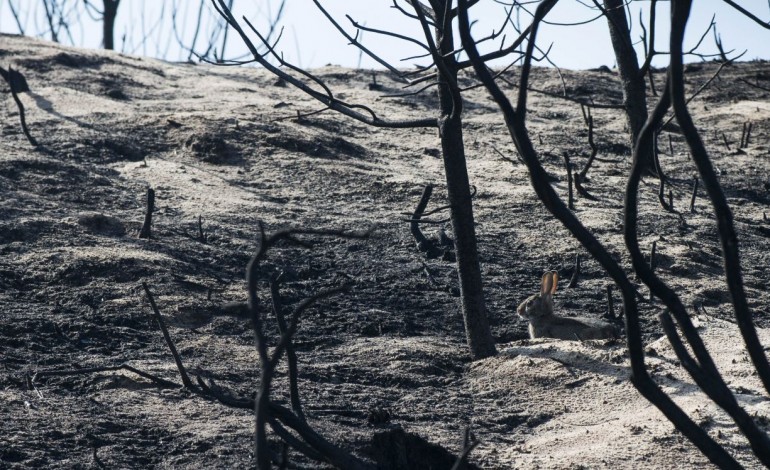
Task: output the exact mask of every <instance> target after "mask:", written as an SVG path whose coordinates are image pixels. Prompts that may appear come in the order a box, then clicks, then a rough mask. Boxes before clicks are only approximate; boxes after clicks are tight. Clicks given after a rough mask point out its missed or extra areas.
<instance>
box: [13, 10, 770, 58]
mask: <svg viewBox="0 0 770 470" xmlns="http://www.w3.org/2000/svg"><path fill="white" fill-rule="evenodd" d="M50 1H51V0H49V2H50ZM228 1H230V0H228ZM232 1H233V6H234V7H233V12H234V13H235V14H236V17H237V18H240V17H242V16H246V17H248V18H249V19H250V20H251V21H252V23H253V24H254V25H255V27H257V29H259V30H260V31H261V32H265V31H267V30H268V27H269V24H270V20H269V18H272V17H275V15H276V13H277V9H278V5H279V1H276V0H272V1H268V0H232ZM319 2H320V3H321V4H322V5H323V6H324V7H325V8H326V9H327V10H328V12H329V13H330V15H331V16H332V17H333V18H335V19H336V20H337V21H338V22H339V24H340V25H341V26H342V27H343V28H344V29H345V30H346V31H348V32H349V33H350V34H351V35H352V36H355V34H356V29H355V27H353V26H352V24H351V22H350V21H349V20H348V19H347V18H346V15H349V16H350V17H351V18H352V19H353V20H355V21H357V22H358V23H360V24H362V25H365V26H366V27H370V28H376V29H382V30H388V31H392V32H397V33H399V34H403V35H406V36H409V37H412V38H417V39H420V38H422V39H424V36H423V33H422V30H421V29H420V27H419V24H418V23H417V22H416V21H415V20H413V19H410V18H407V17H405V16H404V15H403V14H402V13H401V12H399V11H398V10H397V9H395V8H393V0H358V1H351V0H319ZM57 3H58V4H59V5H62V6H63V8H62V11H64V12H65V13H64V16H65V18H67V22H68V24H69V28H68V30H65V29H64V28H60V29H59V33H58V36H59V40H60V42H62V43H65V44H67V45H75V46H78V47H87V48H98V47H100V46H101V41H102V36H101V34H102V33H101V24H100V22H99V21H98V13H96V12H94V11H93V9H87V8H86V6H85V4H86V3H90V4H92V5H101V0H88V2H84V1H83V0H57ZM501 3H502V2H499V1H495V0H481V1H480V2H479V3H478V4H477V6H475V7H473V8H472V9H471V17H472V19H474V20H477V22H476V24H475V25H474V27H473V32H474V36H475V37H477V38H482V37H485V36H488V35H489V34H491V33H492V32H498V31H500V29H501V27H502V26H503V24H504V20H505V18H506V10H505V6H504V5H502V4H501ZM524 3H527V2H524ZM530 3H531V2H530ZM738 3H740V4H741V5H743V6H744V7H745V8H747V9H749V10H750V11H752V12H753V13H754V14H755V15H757V16H758V17H760V18H762V19H764V20H766V21H770V1H766V0H738ZM694 4H695V5H694V7H693V12H692V15H691V18H690V22H689V23H688V28H687V32H688V35H687V38H686V44H685V50H687V49H689V48H691V47H692V46H694V45H695V44H696V43H697V42H698V40H699V39H700V37H701V36H702V35H703V33H704V32H705V31H706V30H707V28H708V26H709V24H710V23H711V19H712V17H714V18H715V20H714V21H715V22H716V30H717V32H718V34H719V36H720V38H721V41H722V43H723V45H724V49H725V50H726V51H731V50H733V51H734V52H733V53H732V54H731V55H737V54H740V53H743V52H744V51H746V53H745V55H744V56H743V57H742V59H741V60H751V59H757V58H760V59H770V30H768V29H764V28H762V27H761V26H759V25H757V24H756V23H754V22H753V21H752V20H750V19H748V18H746V17H744V16H743V15H742V14H740V13H739V12H737V11H736V10H735V9H734V8H732V7H730V6H729V5H727V4H726V3H724V2H723V1H721V0H708V1H707V0H700V1H696V2H694ZM42 5H43V1H42V0H39V1H38V0H0V31H1V32H4V33H19V23H20V24H21V27H22V29H24V32H25V34H27V35H31V36H39V37H42V38H44V39H50V38H51V35H50V28H49V27H48V25H47V21H46V17H45V10H44V8H43V6H42ZM399 5H402V6H403V7H405V8H407V7H406V5H407V4H406V3H405V2H404V1H403V0H399ZM11 6H13V8H14V10H16V12H17V13H18V17H19V21H18V23H17V21H16V20H15V19H14V16H13V15H12V11H11ZM201 6H202V8H203V10H202V11H203V15H202V17H203V21H202V22H201V28H200V32H199V35H198V38H197V42H196V50H197V51H198V52H199V53H201V52H202V51H204V50H205V49H206V48H207V46H208V44H209V42H210V38H211V37H212V35H215V34H217V31H218V35H216V36H215V37H216V40H215V41H214V43H215V46H216V48H217V50H218V51H220V50H221V42H222V29H221V28H217V25H218V24H221V20H220V18H219V17H218V16H217V14H216V12H215V11H214V10H213V8H212V7H211V5H210V2H209V1H205V2H204V3H201V2H200V1H199V0H122V2H121V4H120V7H119V9H118V18H117V25H116V28H115V43H116V49H119V50H121V51H122V52H126V53H130V54H136V55H146V56H152V57H158V58H163V59H166V60H172V61H177V60H187V58H188V57H189V55H190V54H189V47H190V45H191V44H192V39H193V37H194V30H195V23H196V18H197V16H198V11H199V9H200V8H201ZM649 8H650V2H649V0H634V1H632V2H631V7H630V10H631V16H632V18H633V19H632V30H631V31H632V38H633V39H634V40H636V41H637V50H638V54H639V55H641V54H642V52H643V46H642V44H641V41H639V38H640V36H641V34H642V29H641V28H640V21H639V15H640V14H641V19H642V21H643V22H644V24H645V27H649V24H648V17H649V11H648V10H649ZM669 8H670V5H669V3H668V2H667V1H664V0H661V1H659V2H658V5H657V20H656V28H657V33H656V50H660V51H665V50H667V49H668V47H667V44H666V41H667V31H668V27H667V23H668V11H669ZM529 11H534V8H529ZM596 16H598V12H597V10H596V9H595V8H594V7H593V0H561V2H560V3H559V4H558V5H557V6H556V7H555V8H554V9H553V10H552V11H551V12H550V13H549V15H548V16H547V18H546V19H547V20H548V21H549V22H552V23H555V24H546V25H543V26H542V27H541V31H540V34H539V35H538V39H537V45H538V46H539V47H540V48H541V49H543V50H548V49H549V48H550V50H549V54H548V58H549V59H550V60H551V62H553V64H555V65H557V66H559V67H562V68H569V69H585V68H593V67H598V66H601V65H606V66H610V67H612V66H613V65H614V63H615V59H614V55H613V52H612V48H611V44H610V41H609V33H608V31H607V23H606V20H605V19H603V18H599V19H597V20H596V21H592V22H590V21H589V22H588V23H586V24H583V25H578V26H564V25H560V23H561V24H567V23H570V24H574V23H581V22H586V21H588V20H591V19H592V18H595V17H596ZM92 17H93V18H92ZM511 20H512V21H511V23H513V24H518V25H521V27H526V26H527V25H529V23H530V21H531V17H530V16H529V15H528V14H527V13H526V12H521V14H520V15H519V16H518V17H516V15H513V16H512V17H511ZM279 26H280V27H282V35H281V38H280V41H279V43H278V45H277V50H279V51H280V52H281V53H282V54H283V56H284V59H285V60H287V61H288V62H290V63H292V64H294V65H298V66H301V67H306V68H315V67H321V66H324V65H327V64H335V65H342V66H345V67H363V68H382V66H381V65H379V64H378V63H377V62H375V61H374V60H372V59H371V58H369V57H367V56H366V55H363V54H361V53H360V51H359V50H358V49H357V48H355V47H353V46H350V45H348V42H349V41H348V40H346V39H345V38H344V37H343V36H342V35H341V34H340V33H339V32H338V31H337V30H336V29H335V28H334V27H333V26H332V25H331V23H330V22H329V21H328V20H327V19H326V18H325V17H324V16H323V14H322V13H321V12H320V11H319V9H318V8H317V7H316V6H315V4H314V3H313V1H312V0H286V6H285V8H284V11H283V15H282V17H281V21H280V23H279ZM516 36H517V33H516V32H515V31H514V29H513V27H512V25H511V24H510V23H509V24H507V25H506V30H505V32H504V34H503V35H500V36H499V37H498V40H497V42H496V43H493V42H492V41H490V42H487V43H484V44H483V45H484V47H486V48H487V50H492V49H494V48H497V47H500V41H501V40H502V39H503V37H505V40H506V41H507V43H510V42H511V41H512V38H515V37H516ZM251 37H252V40H253V41H255V42H258V39H257V37H256V36H255V35H252V36H251ZM145 38H146V39H145ZM359 39H360V40H361V41H362V42H363V43H364V45H365V46H367V47H368V48H370V49H371V50H372V51H374V52H376V54H377V55H379V56H380V57H381V58H383V59H384V60H386V61H388V62H389V63H390V64H392V65H394V66H396V67H398V68H401V67H404V68H408V67H412V66H414V65H419V64H424V63H426V62H427V61H426V59H424V58H418V59H414V60H411V61H404V60H402V59H404V58H407V57H412V56H415V55H420V54H421V53H423V50H422V49H421V48H420V47H418V46H416V45H414V44H412V43H409V42H406V41H402V40H398V39H395V38H392V37H387V36H383V35H380V34H376V33H374V32H364V33H363V35H360V36H359ZM458 43H459V39H458ZM714 44H715V41H714V36H713V31H712V32H710V33H709V34H708V36H707V37H706V38H705V40H704V41H703V44H702V47H701V49H700V50H701V52H703V53H707V54H713V53H715V52H716V47H715V45H714ZM245 53H246V49H245V47H244V45H243V41H242V40H241V39H240V38H239V37H238V36H237V34H235V32H234V31H230V33H229V36H228V42H227V45H226V47H225V58H245V56H244V54H245ZM686 60H687V61H699V60H702V59H701V58H699V57H695V56H691V57H689V58H687V59H686ZM640 61H641V60H640ZM666 63H667V58H666V57H664V56H660V57H658V58H657V59H656V60H655V61H654V62H653V64H654V65H656V66H664V65H665V64H666ZM493 65H497V66H504V65H507V62H504V61H503V62H498V63H496V64H493ZM541 65H547V64H546V63H541Z"/></svg>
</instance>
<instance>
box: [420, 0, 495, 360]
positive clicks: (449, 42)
mask: <svg viewBox="0 0 770 470" xmlns="http://www.w3.org/2000/svg"><path fill="white" fill-rule="evenodd" d="M431 3H433V4H434V5H435V7H439V8H435V7H434V10H435V11H436V12H437V13H438V12H443V11H444V9H445V8H447V4H449V5H450V6H451V2H448V1H447V0H436V1H434V2H431ZM440 16H445V17H446V16H448V15H440ZM437 24H438V23H437ZM441 29H443V30H444V31H446V34H442V31H441ZM436 42H437V43H438V44H437V46H438V49H439V52H440V53H441V55H442V56H443V57H444V58H445V59H444V64H445V66H446V67H445V69H444V71H443V72H441V71H440V73H439V86H438V95H439V100H440V103H441V117H440V119H439V136H440V137H441V150H442V154H443V158H444V173H445V175H446V182H447V193H448V197H449V204H450V205H451V214H450V217H451V219H452V229H453V230H454V236H455V250H456V254H457V271H458V274H459V278H460V298H461V302H462V312H463V320H464V322H465V334H466V338H467V340H468V346H469V347H470V350H471V356H472V357H473V358H474V359H481V358H484V357H489V356H494V355H495V354H496V353H497V350H496V349H495V341H494V339H493V338H492V333H491V331H490V329H489V320H488V318H487V310H486V302H485V301H484V285H483V282H482V278H481V265H480V263H479V253H478V246H477V242H476V228H475V223H474V220H473V204H472V202H471V187H470V182H469V179H468V169H467V166H466V160H465V145H464V143H463V127H462V117H461V115H462V97H461V96H460V91H459V89H458V88H457V86H456V85H453V84H455V83H456V80H457V70H458V67H457V63H456V61H455V59H454V55H453V54H452V51H454V49H455V46H454V38H453V36H452V29H451V25H445V26H444V27H441V28H440V29H438V28H437V31H436ZM447 75H448V76H447Z"/></svg>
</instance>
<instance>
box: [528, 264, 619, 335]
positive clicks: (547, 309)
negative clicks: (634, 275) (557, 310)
mask: <svg viewBox="0 0 770 470" xmlns="http://www.w3.org/2000/svg"><path fill="white" fill-rule="evenodd" d="M558 282H559V275H558V274H557V273H556V271H553V272H548V273H545V274H543V282H542V284H541V286H540V293H539V294H535V295H531V296H529V297H528V298H527V300H525V301H524V302H522V303H521V304H519V308H518V309H517V312H518V314H519V316H520V317H522V318H526V319H527V320H528V321H529V337H530V338H532V339H534V338H559V339H573V340H585V339H610V338H617V337H618V333H617V331H616V330H615V327H614V326H612V325H610V324H609V323H605V322H602V321H598V320H590V319H587V318H566V317H559V316H556V315H554V313H553V294H554V293H555V292H556V287H557V284H558Z"/></svg>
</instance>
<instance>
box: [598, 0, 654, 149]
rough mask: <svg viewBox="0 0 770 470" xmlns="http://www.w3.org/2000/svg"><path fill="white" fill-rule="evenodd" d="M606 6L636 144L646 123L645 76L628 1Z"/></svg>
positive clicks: (616, 0) (606, 0)
mask: <svg viewBox="0 0 770 470" xmlns="http://www.w3.org/2000/svg"><path fill="white" fill-rule="evenodd" d="M604 7H605V11H606V17H607V23H608V25H609V29H610V39H611V40H612V48H613V50H614V51H615V60H616V61H617V63H618V75H619V76H620V81H621V82H622V85H623V105H624V106H625V111H626V119H627V121H628V127H629V128H630V130H631V138H632V139H633V140H632V144H636V141H637V139H638V138H639V133H640V132H641V130H642V127H643V126H644V123H645V121H647V96H646V95H645V91H646V87H645V84H644V77H643V76H642V74H641V73H640V69H639V61H638V60H637V58H636V51H635V50H634V46H633V43H632V42H631V32H630V30H629V27H628V21H627V20H626V10H625V2H624V1H623V0H604ZM631 148H633V145H632V147H631Z"/></svg>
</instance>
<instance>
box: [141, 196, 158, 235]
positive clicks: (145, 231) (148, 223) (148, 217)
mask: <svg viewBox="0 0 770 470" xmlns="http://www.w3.org/2000/svg"><path fill="white" fill-rule="evenodd" d="M154 210H155V190H154V189H152V188H147V211H146V212H145V213H144V224H143V225H142V229H141V230H140V231H139V238H147V239H148V240H149V239H150V238H151V237H152V212H153V211H154Z"/></svg>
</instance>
